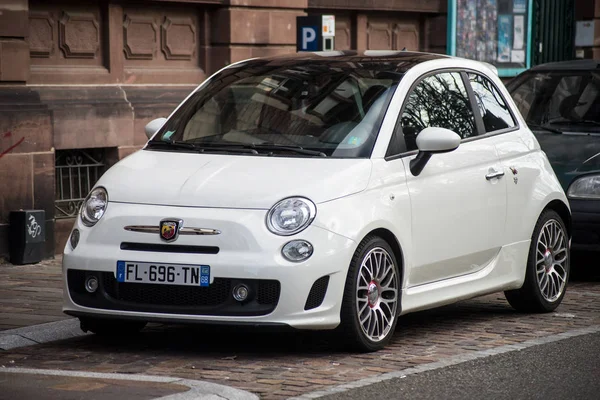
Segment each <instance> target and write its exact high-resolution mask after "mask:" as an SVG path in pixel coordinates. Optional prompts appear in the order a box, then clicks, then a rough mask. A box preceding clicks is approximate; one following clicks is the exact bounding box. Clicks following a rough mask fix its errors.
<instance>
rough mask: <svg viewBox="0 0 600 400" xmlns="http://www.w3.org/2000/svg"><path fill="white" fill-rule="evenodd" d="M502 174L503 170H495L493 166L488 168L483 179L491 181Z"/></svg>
mask: <svg viewBox="0 0 600 400" xmlns="http://www.w3.org/2000/svg"><path fill="white" fill-rule="evenodd" d="M503 176H504V171H496V170H495V169H494V168H490V170H489V171H488V174H487V175H486V176H485V179H487V180H488V181H491V180H492V179H494V178H498V179H500V178H502V177H503Z"/></svg>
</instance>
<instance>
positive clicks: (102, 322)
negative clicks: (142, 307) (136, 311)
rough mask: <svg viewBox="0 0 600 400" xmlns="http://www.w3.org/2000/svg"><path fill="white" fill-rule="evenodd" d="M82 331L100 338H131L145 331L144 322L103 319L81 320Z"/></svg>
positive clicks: (86, 318) (87, 318)
mask: <svg viewBox="0 0 600 400" xmlns="http://www.w3.org/2000/svg"><path fill="white" fill-rule="evenodd" d="M79 322H80V327H81V330H82V331H84V332H88V331H89V332H92V333H95V334H96V335H100V336H129V335H134V334H136V333H138V332H139V331H141V330H142V329H144V327H145V326H146V322H144V321H124V320H117V319H102V318H89V317H85V318H79Z"/></svg>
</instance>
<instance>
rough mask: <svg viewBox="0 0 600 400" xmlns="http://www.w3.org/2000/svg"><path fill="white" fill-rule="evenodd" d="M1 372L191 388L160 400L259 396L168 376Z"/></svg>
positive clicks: (237, 399) (243, 399) (239, 399)
mask: <svg viewBox="0 0 600 400" xmlns="http://www.w3.org/2000/svg"><path fill="white" fill-rule="evenodd" d="M0 371H2V372H8V373H15V374H32V375H52V376H69V377H79V378H96V379H112V380H121V381H138V382H139V381H141V382H155V383H176V384H179V385H184V386H187V387H189V388H190V390H188V391H187V392H184V393H176V394H172V395H168V396H164V397H160V400H189V399H205V400H209V399H211V400H213V399H214V400H216V399H228V400H258V398H259V397H258V396H257V395H255V394H253V393H250V392H247V391H245V390H241V389H234V388H232V387H229V386H225V385H219V384H217V383H211V382H204V381H196V380H193V379H182V378H173V377H168V376H154V375H129V374H127V375H125V374H114V373H101V372H83V371H63V370H57V369H33V368H18V367H15V368H3V369H1V370H0Z"/></svg>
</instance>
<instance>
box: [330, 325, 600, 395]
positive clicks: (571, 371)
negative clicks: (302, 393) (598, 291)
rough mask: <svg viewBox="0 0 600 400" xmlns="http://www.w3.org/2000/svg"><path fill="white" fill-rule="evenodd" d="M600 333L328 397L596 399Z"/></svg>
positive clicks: (599, 379)
mask: <svg viewBox="0 0 600 400" xmlns="http://www.w3.org/2000/svg"><path fill="white" fill-rule="evenodd" d="M598 398H600V333H596V334H589V335H583V336H578V337H575V338H571V339H565V340H561V341H558V342H553V343H548V344H544V345H539V346H534V347H530V348H527V349H525V350H521V351H513V352H510V353H505V354H500V355H496V356H490V357H488V358H485V359H480V360H476V361H469V362H465V363H462V364H458V365H455V366H451V367H446V368H440V369H437V370H433V371H428V372H423V373H420V374H414V375H409V376H406V377H405V378H397V379H392V380H389V381H384V382H380V383H377V384H375V385H370V386H365V387H362V388H359V389H354V390H352V391H348V392H342V393H338V394H335V395H331V396H327V397H325V399H327V400H335V399H340V400H342V399H344V400H351V399H357V400H364V399H369V400H377V399H382V400H390V399H411V400H412V399H428V400H430V399H444V400H451V399H460V400H469V399H511V400H513V399H544V400H552V399H598Z"/></svg>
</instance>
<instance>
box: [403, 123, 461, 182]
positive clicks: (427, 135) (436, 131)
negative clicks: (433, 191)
mask: <svg viewBox="0 0 600 400" xmlns="http://www.w3.org/2000/svg"><path fill="white" fill-rule="evenodd" d="M459 145H460V136H458V135H457V134H456V133H455V132H453V131H451V130H450V129H446V128H439V127H434V126H430V127H429V128H425V129H423V130H422V131H421V132H420V133H419V134H418V135H417V148H418V149H419V153H418V154H417V157H415V158H414V159H412V160H411V161H410V172H411V173H412V174H413V175H414V176H418V175H419V174H420V173H421V171H423V168H425V165H427V162H428V161H429V159H430V158H431V156H432V155H433V154H436V153H448V152H450V151H454V150H456V149H457V148H458V146H459Z"/></svg>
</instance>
